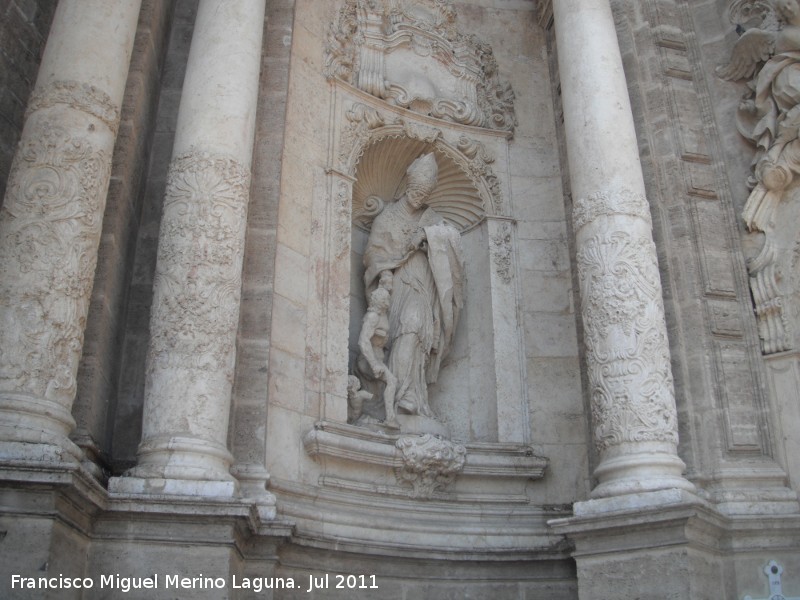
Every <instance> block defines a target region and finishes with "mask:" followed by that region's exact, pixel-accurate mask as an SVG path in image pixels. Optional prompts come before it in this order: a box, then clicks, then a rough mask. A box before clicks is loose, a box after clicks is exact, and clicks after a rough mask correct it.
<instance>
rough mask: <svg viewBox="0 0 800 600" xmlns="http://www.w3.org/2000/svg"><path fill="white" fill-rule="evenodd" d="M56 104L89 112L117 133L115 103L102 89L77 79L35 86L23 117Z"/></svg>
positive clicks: (117, 114) (117, 118)
mask: <svg viewBox="0 0 800 600" xmlns="http://www.w3.org/2000/svg"><path fill="white" fill-rule="evenodd" d="M57 104H65V105H67V106H69V107H70V108H73V109H75V110H78V111H81V112H84V113H86V114H89V115H91V116H93V117H95V118H96V119H99V120H100V121H102V122H103V123H105V124H106V125H107V126H108V128H109V129H110V130H111V132H112V133H113V134H114V135H116V134H117V129H118V128H119V119H120V116H119V108H118V107H117V105H116V104H114V102H113V101H112V100H111V98H110V97H109V95H108V94H106V93H105V92H104V91H102V90H100V89H97V88H96V87H94V86H93V85H89V84H88V83H81V82H78V81H53V82H51V83H49V84H47V85H46V86H43V87H37V88H36V89H35V90H34V91H33V93H32V94H31V97H30V100H29V101H28V108H27V110H26V112H25V117H26V118H27V117H28V116H29V115H31V114H32V113H34V112H36V111H37V110H42V109H44V108H51V107H53V106H56V105H57Z"/></svg>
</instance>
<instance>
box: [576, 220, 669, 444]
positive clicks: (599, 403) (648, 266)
mask: <svg viewBox="0 0 800 600" xmlns="http://www.w3.org/2000/svg"><path fill="white" fill-rule="evenodd" d="M655 256H656V254H655V245H654V244H653V242H652V241H650V240H648V239H645V238H642V237H633V236H631V235H630V234H628V233H627V232H624V231H615V232H611V233H607V234H600V235H596V236H594V237H592V238H590V239H589V240H588V241H587V242H586V243H584V244H583V246H582V247H581V249H580V250H579V252H578V254H577V261H578V276H579V280H580V288H581V303H582V309H583V322H584V327H585V331H586V336H585V340H586V347H587V353H586V356H587V363H588V367H589V384H590V387H591V394H592V417H593V424H594V428H595V444H596V445H597V448H598V450H600V451H602V450H605V449H607V448H609V447H611V446H615V445H619V444H622V443H624V442H641V441H665V442H671V443H674V444H677V442H678V430H677V417H676V413H675V400H674V392H673V384H672V378H671V375H670V372H669V364H670V362H669V348H668V345H667V337H666V331H665V327H664V308H663V306H662V302H661V296H660V294H659V290H660V283H659V273H658V265H657V264H656V258H655Z"/></svg>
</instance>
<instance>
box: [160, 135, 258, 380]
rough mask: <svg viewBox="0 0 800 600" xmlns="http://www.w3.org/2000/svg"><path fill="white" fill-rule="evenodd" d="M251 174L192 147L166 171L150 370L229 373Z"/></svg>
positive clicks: (230, 160) (236, 318)
mask: <svg viewBox="0 0 800 600" xmlns="http://www.w3.org/2000/svg"><path fill="white" fill-rule="evenodd" d="M249 182H250V172H249V170H248V169H246V168H245V167H243V166H242V165H240V164H239V163H238V162H237V161H235V160H233V159H230V158H228V157H224V156H216V155H211V154H208V153H205V152H197V151H190V152H189V153H187V154H185V155H183V156H181V157H179V158H177V159H174V160H173V161H172V164H171V165H170V170H169V174H168V177H167V191H166V196H165V200H164V216H163V219H162V223H161V235H160V240H159V248H158V263H157V268H156V282H155V296H154V301H153V313H152V317H151V349H150V357H149V365H148V369H149V370H150V371H152V370H154V369H176V368H177V369H187V370H200V371H212V372H221V373H224V374H225V376H226V378H227V379H228V380H230V379H231V377H232V376H233V354H234V343H235V335H236V329H237V325H238V315H239V296H240V294H241V260H242V256H243V252H244V234H243V232H244V226H245V221H246V217H247V197H248V196H247V192H248V188H249Z"/></svg>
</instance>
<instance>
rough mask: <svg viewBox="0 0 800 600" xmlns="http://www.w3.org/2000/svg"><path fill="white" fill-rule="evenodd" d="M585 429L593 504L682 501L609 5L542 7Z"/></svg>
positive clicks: (653, 278) (655, 279)
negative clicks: (588, 413)
mask: <svg viewBox="0 0 800 600" xmlns="http://www.w3.org/2000/svg"><path fill="white" fill-rule="evenodd" d="M553 13H554V19H555V27H556V37H557V43H558V58H559V70H560V76H561V86H562V100H563V107H564V127H565V132H566V139H567V147H568V156H569V165H570V181H571V186H572V195H573V198H574V207H573V228H574V232H575V236H576V250H577V267H578V277H579V283H580V295H581V313H582V316H583V326H584V340H585V343H586V363H587V368H588V382H589V386H590V389H589V393H590V394H591V410H592V430H593V439H594V443H595V445H596V447H597V450H598V455H599V458H600V461H599V464H598V466H597V468H596V469H595V472H594V474H595V477H596V478H597V480H598V484H597V486H596V487H595V489H594V490H593V492H592V496H593V497H595V498H602V497H608V496H619V495H623V494H632V493H638V492H649V491H656V490H665V489H673V488H678V489H683V490H693V489H694V486H693V485H692V484H691V483H690V482H689V481H687V480H686V479H685V478H684V477H683V475H682V473H683V470H684V468H685V465H684V463H683V461H681V459H680V458H679V457H678V454H677V444H678V423H677V411H676V408H675V395H674V389H673V382H672V371H671V367H670V355H669V346H668V341H667V330H666V322H665V318H664V307H663V301H662V296H661V281H660V276H659V270H658V262H657V257H656V248H655V244H654V243H653V236H652V224H651V220H650V209H649V205H648V202H647V198H646V197H645V186H644V179H643V175H642V167H641V164H640V161H639V150H638V145H637V141H636V132H635V130H634V124H633V116H632V112H631V106H630V100H629V97H628V91H627V86H626V82H625V74H624V72H623V67H622V59H621V56H620V50H619V44H618V41H617V36H616V29H615V26H614V20H613V16H612V13H611V8H610V5H609V0H554V2H553Z"/></svg>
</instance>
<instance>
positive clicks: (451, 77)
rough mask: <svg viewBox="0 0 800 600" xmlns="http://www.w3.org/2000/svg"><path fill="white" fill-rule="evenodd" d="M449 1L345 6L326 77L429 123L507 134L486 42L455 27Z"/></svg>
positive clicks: (506, 106) (350, 1)
mask: <svg viewBox="0 0 800 600" xmlns="http://www.w3.org/2000/svg"><path fill="white" fill-rule="evenodd" d="M456 17H457V15H456V9H455V6H454V3H453V2H452V0H345V3H344V5H343V6H342V8H341V9H340V11H339V14H338V17H337V20H336V22H335V23H333V24H332V26H331V29H330V31H329V34H328V40H327V44H326V49H325V67H324V73H325V75H326V77H328V78H331V79H340V80H342V81H344V82H346V83H349V84H352V85H354V86H355V87H357V88H359V89H361V90H363V91H365V92H367V93H368V94H371V95H373V96H376V97H378V98H381V99H383V100H385V101H387V102H388V103H390V104H393V105H396V106H401V107H403V108H408V109H409V110H412V111H414V112H418V113H421V114H425V115H430V116H432V117H434V118H438V119H444V120H448V121H453V122H455V123H462V124H466V125H474V126H479V127H486V128H490V129H500V130H505V131H513V129H514V127H515V126H516V116H515V114H514V92H513V91H512V90H511V86H510V85H509V84H508V83H507V82H503V81H501V80H500V78H499V75H498V72H497V71H498V67H497V62H496V60H495V58H494V55H493V53H492V49H491V48H490V47H489V45H488V44H485V43H483V42H481V41H480V40H478V38H477V37H476V36H474V35H466V34H463V33H461V32H460V31H459V30H458V28H457V27H456Z"/></svg>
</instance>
